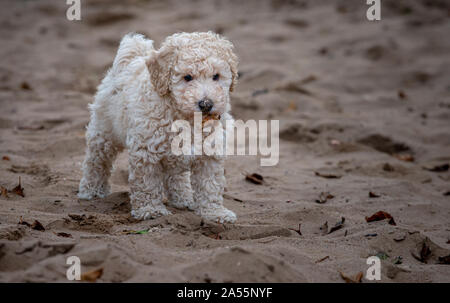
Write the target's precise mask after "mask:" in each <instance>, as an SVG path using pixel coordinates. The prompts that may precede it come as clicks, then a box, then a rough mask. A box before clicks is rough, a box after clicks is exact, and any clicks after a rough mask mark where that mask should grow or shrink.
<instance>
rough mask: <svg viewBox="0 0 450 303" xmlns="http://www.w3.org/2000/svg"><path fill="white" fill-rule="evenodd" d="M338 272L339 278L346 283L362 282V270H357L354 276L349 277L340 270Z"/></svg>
mask: <svg viewBox="0 0 450 303" xmlns="http://www.w3.org/2000/svg"><path fill="white" fill-rule="evenodd" d="M339 274H340V275H341V278H342V279H343V280H344V281H345V282H346V283H361V282H362V278H363V275H364V274H363V272H362V271H361V272H359V273H357V274H356V276H355V277H354V278H352V277H349V276H347V275H345V274H344V273H342V272H341V271H340V272H339Z"/></svg>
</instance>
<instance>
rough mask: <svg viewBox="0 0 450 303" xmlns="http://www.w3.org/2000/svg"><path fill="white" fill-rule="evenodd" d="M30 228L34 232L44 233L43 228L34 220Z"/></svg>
mask: <svg viewBox="0 0 450 303" xmlns="http://www.w3.org/2000/svg"><path fill="white" fill-rule="evenodd" d="M30 227H31V228H32V229H35V230H39V231H45V228H44V226H43V225H42V224H41V222H39V221H38V220H34V222H33V224H31V226H30Z"/></svg>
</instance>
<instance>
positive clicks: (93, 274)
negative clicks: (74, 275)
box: [81, 268, 103, 282]
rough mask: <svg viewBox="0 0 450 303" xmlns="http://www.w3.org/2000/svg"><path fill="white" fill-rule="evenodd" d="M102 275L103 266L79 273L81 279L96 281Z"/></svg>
mask: <svg viewBox="0 0 450 303" xmlns="http://www.w3.org/2000/svg"><path fill="white" fill-rule="evenodd" d="M102 275H103V268H99V269H95V270H91V271H88V272H85V273H84V274H81V281H88V282H96V281H97V279H99V278H100V277H101V276H102Z"/></svg>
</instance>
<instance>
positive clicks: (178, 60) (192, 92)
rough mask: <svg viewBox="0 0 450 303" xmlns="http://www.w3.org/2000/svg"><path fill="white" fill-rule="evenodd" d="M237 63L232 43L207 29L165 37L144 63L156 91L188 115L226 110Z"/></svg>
mask: <svg viewBox="0 0 450 303" xmlns="http://www.w3.org/2000/svg"><path fill="white" fill-rule="evenodd" d="M237 64H238V60H237V57H236V55H235V54H234V53H233V44H232V43H231V42H230V41H228V40H226V39H224V38H222V37H220V36H219V35H217V34H215V33H212V32H207V33H179V34H174V35H172V36H170V37H168V38H167V39H166V40H165V41H164V42H163V44H162V45H161V48H160V49H159V50H158V51H157V52H156V53H155V55H154V56H153V57H152V58H151V59H150V61H149V64H148V66H149V72H150V74H151V81H152V84H153V87H154V88H155V90H156V91H157V92H158V94H159V95H160V96H161V97H170V98H169V100H170V102H173V107H174V109H175V110H177V111H178V112H179V113H181V115H182V116H184V117H186V118H188V119H189V118H191V117H192V116H193V114H194V112H202V113H204V114H215V115H221V114H223V113H225V112H227V111H228V110H229V108H230V105H229V102H230V97H229V93H230V92H231V91H232V90H233V88H234V86H235V85H236V83H237Z"/></svg>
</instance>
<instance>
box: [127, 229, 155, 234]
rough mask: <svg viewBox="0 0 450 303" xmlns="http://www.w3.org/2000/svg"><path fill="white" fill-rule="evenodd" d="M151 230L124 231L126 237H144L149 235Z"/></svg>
mask: <svg viewBox="0 0 450 303" xmlns="http://www.w3.org/2000/svg"><path fill="white" fill-rule="evenodd" d="M148 231H149V229H143V230H137V231H136V230H124V231H122V233H123V234H125V235H143V234H148Z"/></svg>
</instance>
